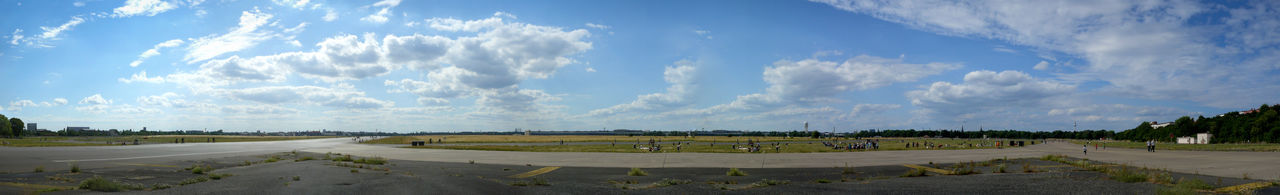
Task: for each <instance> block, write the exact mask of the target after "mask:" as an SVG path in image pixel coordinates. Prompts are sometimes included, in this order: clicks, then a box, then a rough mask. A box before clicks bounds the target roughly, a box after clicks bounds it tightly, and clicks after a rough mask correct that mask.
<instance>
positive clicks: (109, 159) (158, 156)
mask: <svg viewBox="0 0 1280 195" xmlns="http://www.w3.org/2000/svg"><path fill="white" fill-rule="evenodd" d="M252 151H262V150H241V151H226V152H204V153H190V154H170V155H156V156H137V157H121V158H99V159H80V160H54V161H53V162H58V163H61V162H85V161H113V160H130V159H143V158H163V157H174V156H191V155H205V154H226V153H239V152H252Z"/></svg>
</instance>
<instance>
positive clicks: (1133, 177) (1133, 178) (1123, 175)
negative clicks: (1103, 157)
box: [1111, 167, 1147, 183]
mask: <svg viewBox="0 0 1280 195" xmlns="http://www.w3.org/2000/svg"><path fill="white" fill-rule="evenodd" d="M1111 179H1115V180H1116V181H1120V182H1125V183H1134V182H1143V181H1147V175H1146V174H1142V173H1138V172H1135V171H1130V170H1129V168H1128V167H1122V168H1120V170H1119V171H1114V172H1111Z"/></svg>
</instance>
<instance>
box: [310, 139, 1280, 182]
mask: <svg viewBox="0 0 1280 195" xmlns="http://www.w3.org/2000/svg"><path fill="white" fill-rule="evenodd" d="M1089 150H1090V152H1089V154H1088V155H1087V156H1086V155H1084V154H1082V152H1081V148H1080V146H1079V145H1074V144H1070V143H1061V142H1053V143H1049V144H1037V145H1031V146H1027V147H1021V148H1006V149H977V150H901V151H874V152H842V153H783V154H740V153H587V152H507V151H474V150H443V149H407V148H394V147H391V146H387V145H361V144H347V145H342V146H340V147H334V148H332V149H330V148H317V149H309V150H305V151H309V152H318V153H324V152H338V153H344V154H355V155H364V156H381V157H387V158H392V159H401V160H418V161H439V162H470V161H475V162H476V163H489V164H508V165H524V164H531V165H536V166H577V167H639V168H653V167H738V168H759V167H764V168H780V167H790V168H800V167H843V166H846V163H847V165H848V166H876V165H900V164H927V163H929V162H935V163H951V162H969V161H984V160H991V159H994V158H1004V157H1008V158H1028V157H1041V156H1044V155H1048V154H1061V155H1068V156H1071V157H1076V158H1088V159H1090V160H1097V161H1103V162H1111V163H1127V164H1130V165H1133V166H1147V167H1151V168H1167V169H1169V170H1172V171H1177V172H1185V173H1197V172H1198V173H1200V174H1206V175H1213V176H1222V177H1236V178H1239V177H1243V174H1244V173H1249V175H1250V177H1251V178H1263V179H1276V178H1280V168H1277V165H1280V153H1276V152H1210V151H1163V150H1162V151H1158V152H1154V153H1152V152H1146V150H1137V149H1119V148H1111V149H1107V150H1101V151H1098V150H1095V149H1093V148H1092V147H1091V148H1089Z"/></svg>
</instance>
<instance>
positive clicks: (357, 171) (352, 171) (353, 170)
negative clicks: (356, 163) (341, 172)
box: [351, 169, 360, 173]
mask: <svg viewBox="0 0 1280 195" xmlns="http://www.w3.org/2000/svg"><path fill="white" fill-rule="evenodd" d="M359 172H360V170H356V169H351V173H359Z"/></svg>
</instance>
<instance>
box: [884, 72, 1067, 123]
mask: <svg viewBox="0 0 1280 195" xmlns="http://www.w3.org/2000/svg"><path fill="white" fill-rule="evenodd" d="M1075 90H1076V86H1074V85H1068V84H1063V83H1059V82H1054V81H1048V80H1042V79H1036V78H1033V77H1031V75H1028V74H1026V73H1022V72H1018V71H1002V72H998V73H997V72H993V71H986V70H982V71H973V72H969V73H968V74H965V76H964V83H961V84H953V83H950V82H934V83H933V84H932V85H930V86H929V87H928V88H926V89H921V90H914V91H910V92H907V94H906V96H907V98H908V99H911V104H912V105H915V106H918V107H920V108H922V109H926V110H927V111H929V112H931V113H934V114H935V115H934V116H936V117H938V119H940V120H946V119H955V118H973V117H974V116H975V115H972V114H974V113H978V112H984V111H990V110H1001V109H1007V110H1019V111H1020V110H1022V109H1040V108H1046V107H1049V108H1052V107H1055V106H1060V105H1059V104H1060V103H1055V102H1052V101H1049V100H1052V99H1055V98H1062V97H1065V96H1066V95H1068V94H1070V93H1072V92H1074V91H1075Z"/></svg>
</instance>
